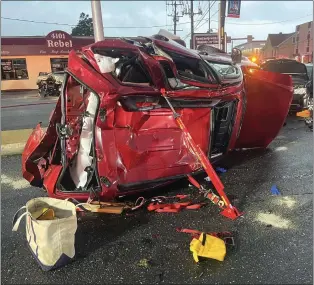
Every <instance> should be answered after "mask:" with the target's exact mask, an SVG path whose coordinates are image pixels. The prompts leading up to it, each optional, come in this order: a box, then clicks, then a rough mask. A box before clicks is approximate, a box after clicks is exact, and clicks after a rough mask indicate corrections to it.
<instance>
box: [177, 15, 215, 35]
mask: <svg viewBox="0 0 314 285" xmlns="http://www.w3.org/2000/svg"><path fill="white" fill-rule="evenodd" d="M218 11H219V10H217V11H216V12H215V13H214V14H213V15H211V16H210V18H207V19H201V20H200V21H199V22H198V24H197V27H196V28H195V30H196V29H198V28H200V27H202V26H204V24H205V23H206V20H209V19H211V18H212V16H214V15H215V14H217V13H218ZM205 15H206V14H205ZM202 20H203V21H204V20H205V22H204V23H203V24H202V25H201V26H199V24H200V23H201V21H202ZM212 21H213V22H218V21H214V20H212ZM190 35H191V33H189V34H187V35H186V36H185V38H184V39H183V40H186V39H187V38H188V37H189V36H190Z"/></svg>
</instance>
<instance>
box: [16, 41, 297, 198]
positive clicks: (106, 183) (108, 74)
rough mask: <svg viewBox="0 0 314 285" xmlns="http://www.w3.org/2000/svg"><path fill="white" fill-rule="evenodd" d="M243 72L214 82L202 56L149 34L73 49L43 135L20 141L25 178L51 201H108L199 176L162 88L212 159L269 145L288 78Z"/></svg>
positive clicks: (281, 114)
mask: <svg viewBox="0 0 314 285" xmlns="http://www.w3.org/2000/svg"><path fill="white" fill-rule="evenodd" d="M157 45H158V48H156V46H157ZM169 51H171V52H170V54H167V52H169ZM178 55H179V56H178ZM185 57H186V58H185ZM220 60H221V59H220ZM225 64H227V65H228V64H229V65H230V64H231V63H230V61H226V62H225ZM243 73H244V76H245V78H246V80H245V84H244V81H243V74H242V73H241V70H240V73H239V77H238V79H237V80H236V81H235V80H233V81H230V82H229V83H228V79H225V80H223V81H221V80H220V79H219V78H220V76H219V75H218V74H217V73H216V72H215V70H214V69H211V67H210V65H208V64H206V63H205V62H204V60H203V59H202V58H200V57H199V55H197V54H194V53H193V52H192V51H190V50H188V49H185V48H184V47H181V46H180V47H178V46H177V45H176V44H173V43H171V41H169V42H166V43H165V42H162V40H161V39H156V38H154V37H152V38H145V40H143V41H142V42H139V43H135V42H132V41H127V40H123V39H118V40H105V41H103V42H99V43H95V44H93V45H90V46H88V47H86V48H83V50H82V57H79V56H78V55H76V53H75V52H74V51H72V52H71V53H70V55H69V63H68V71H67V77H66V80H65V82H64V88H63V92H62V94H61V96H60V99H59V101H58V103H57V105H56V109H55V111H54V113H53V115H52V117H51V120H50V124H49V126H48V129H47V131H46V133H43V131H42V130H41V129H40V126H38V127H37V128H36V129H35V130H34V132H33V134H32V135H31V136H30V138H29V140H28V142H27V144H26V147H25V150H24V153H23V158H22V165H23V166H22V167H23V176H24V177H25V179H27V180H28V181H30V183H32V185H34V186H38V187H42V186H43V187H44V188H45V189H46V190H47V191H48V193H49V195H50V196H53V197H57V198H66V197H73V198H76V199H80V200H86V199H87V198H88V197H89V195H90V193H91V192H93V193H95V192H97V193H98V194H99V196H100V198H101V199H103V200H110V199H112V198H114V197H116V196H117V195H120V194H121V193H123V195H125V194H128V193H132V192H134V191H138V190H147V189H150V188H155V187H158V186H161V185H164V184H167V183H170V182H171V181H174V180H176V179H179V178H181V177H184V176H186V175H188V174H192V173H195V172H197V171H199V170H200V169H201V165H200V163H199V162H198V161H197V159H196V158H195V155H194V154H193V151H192V150H191V149H190V148H189V147H188V146H187V143H186V141H185V137H184V135H183V133H182V131H181V129H180V128H179V127H178V126H177V124H176V122H175V121H174V119H173V114H172V112H171V110H170V109H169V105H168V104H167V102H166V101H165V98H164V97H163V96H161V89H165V90H166V91H167V96H168V100H169V101H170V102H171V104H172V105H173V107H174V108H175V109H176V112H177V113H178V114H180V116H181V119H182V121H183V123H184V125H185V126H186V127H187V130H188V132H189V133H190V135H191V136H192V138H193V140H194V141H195V142H196V144H197V145H198V147H200V148H201V150H202V151H203V152H204V153H205V154H207V155H208V157H209V158H211V157H215V156H220V155H225V154H227V153H228V151H230V150H233V149H235V148H237V147H266V146H267V145H268V144H269V142H271V140H272V139H273V138H274V137H275V136H276V135H277V133H278V131H279V130H280V128H281V126H282V124H283V122H284V118H285V116H286V115H287V112H288V108H289V104H290V101H291V98H292V91H291V90H290V89H289V88H291V80H290V78H289V76H286V77H285V76H284V75H273V74H270V73H268V74H266V73H265V72H264V73H256V74H251V75H248V73H247V71H246V70H245V69H243ZM270 97H272V106H268V105H269V104H268V102H267V99H266V100H265V98H270ZM274 98H275V99H274ZM270 122H272V124H270ZM270 125H271V126H270Z"/></svg>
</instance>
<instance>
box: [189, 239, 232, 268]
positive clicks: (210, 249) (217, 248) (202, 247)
mask: <svg viewBox="0 0 314 285" xmlns="http://www.w3.org/2000/svg"><path fill="white" fill-rule="evenodd" d="M190 250H191V251H192V253H193V258H194V260H195V261H196V262H199V259H198V257H199V256H201V257H206V258H212V259H216V260H219V261H224V258H225V256H226V245H225V242H224V241H223V240H222V239H220V238H217V237H214V236H211V235H208V234H204V233H202V234H201V236H200V237H199V239H196V238H194V239H193V240H192V241H191V243H190Z"/></svg>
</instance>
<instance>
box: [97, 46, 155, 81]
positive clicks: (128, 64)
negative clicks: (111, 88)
mask: <svg viewBox="0 0 314 285" xmlns="http://www.w3.org/2000/svg"><path fill="white" fill-rule="evenodd" d="M96 52H97V54H100V55H102V56H105V57H107V58H110V59H112V60H111V64H114V66H113V68H112V69H111V74H112V76H113V77H114V78H115V79H117V80H118V81H120V82H121V83H122V84H132V85H134V84H136V85H145V86H152V85H153V83H152V79H151V77H150V75H149V72H148V71H147V69H146V68H145V66H144V64H143V63H142V62H141V60H140V59H139V56H138V55H137V54H136V53H134V52H131V51H129V50H117V49H114V50H113V49H110V50H105V49H99V50H97V51H96Z"/></svg>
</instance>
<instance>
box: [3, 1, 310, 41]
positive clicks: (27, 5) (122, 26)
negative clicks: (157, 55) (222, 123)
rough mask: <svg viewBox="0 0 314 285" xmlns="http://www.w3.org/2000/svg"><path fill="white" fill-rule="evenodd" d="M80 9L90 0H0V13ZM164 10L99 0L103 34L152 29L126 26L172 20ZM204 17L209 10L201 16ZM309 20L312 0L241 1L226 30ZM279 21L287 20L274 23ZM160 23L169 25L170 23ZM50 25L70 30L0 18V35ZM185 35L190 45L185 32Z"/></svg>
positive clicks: (268, 29)
mask: <svg viewBox="0 0 314 285" xmlns="http://www.w3.org/2000/svg"><path fill="white" fill-rule="evenodd" d="M168 2H170V1H168ZM178 2H180V1H178ZM208 2H209V1H194V11H195V12H197V11H198V7H199V6H200V8H201V9H202V11H203V12H207V11H208V10H207V9H208ZM211 2H215V1H211ZM217 2H218V1H217ZM217 2H216V3H215V4H214V5H213V7H212V8H211V15H213V14H215V12H216V11H217V9H218V3H217ZM169 9H170V8H169V7H168V14H169V13H171V11H170V10H169ZM81 12H84V13H86V14H90V15H91V5H90V1H60V2H57V1H2V6H1V16H2V17H9V18H18V19H25V20H33V21H45V22H54V23H61V24H73V25H75V24H76V23H77V21H78V18H79V15H80V13H81ZM166 12H167V11H166V1H102V14H103V22H104V26H105V29H104V33H105V35H107V36H139V35H144V36H149V35H152V34H155V33H157V32H158V31H159V29H160V27H155V28H127V27H132V26H133V27H139V26H140V27H151V26H166V25H171V24H172V19H171V18H170V17H167V16H166V15H167V13H166ZM201 17H202V16H201V15H196V16H195V26H196V27H197V25H199V27H198V28H197V29H196V30H195V32H198V33H202V32H206V31H207V30H208V21H207V20H203V21H202V22H199V20H200V19H201ZM207 18H208V15H206V17H204V19H207ZM217 18H218V14H217V13H216V14H215V15H213V16H212V17H211V19H212V21H211V27H212V28H217ZM311 20H313V2H312V1H242V4H241V17H240V19H233V18H227V19H226V23H227V24H226V32H227V34H228V35H229V36H232V37H246V36H247V35H253V37H254V38H255V39H256V40H264V39H266V38H267V35H268V34H269V33H279V32H283V33H290V32H293V31H294V30H295V26H296V25H298V24H301V23H305V22H308V21H311ZM189 21H190V19H189V17H188V16H184V17H182V18H180V21H179V23H178V29H182V30H183V31H179V32H178V35H180V36H181V37H182V38H183V39H184V38H185V37H186V36H187V35H188V34H189V33H190V24H189V23H186V22H189ZM280 21H285V22H282V23H275V24H272V23H273V22H280ZM184 23H185V24H184ZM109 27H118V28H109ZM163 28H165V29H172V27H171V26H169V27H163ZM52 30H63V31H66V32H68V33H70V32H71V27H70V26H66V25H64V26H62V25H60V26H59V25H54V24H38V23H26V22H20V21H11V20H5V19H1V35H2V36H29V35H47V34H48V33H49V32H50V31H52ZM185 40H186V43H187V45H188V46H189V37H188V38H186V39H185ZM240 43H241V42H239V44H240Z"/></svg>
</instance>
